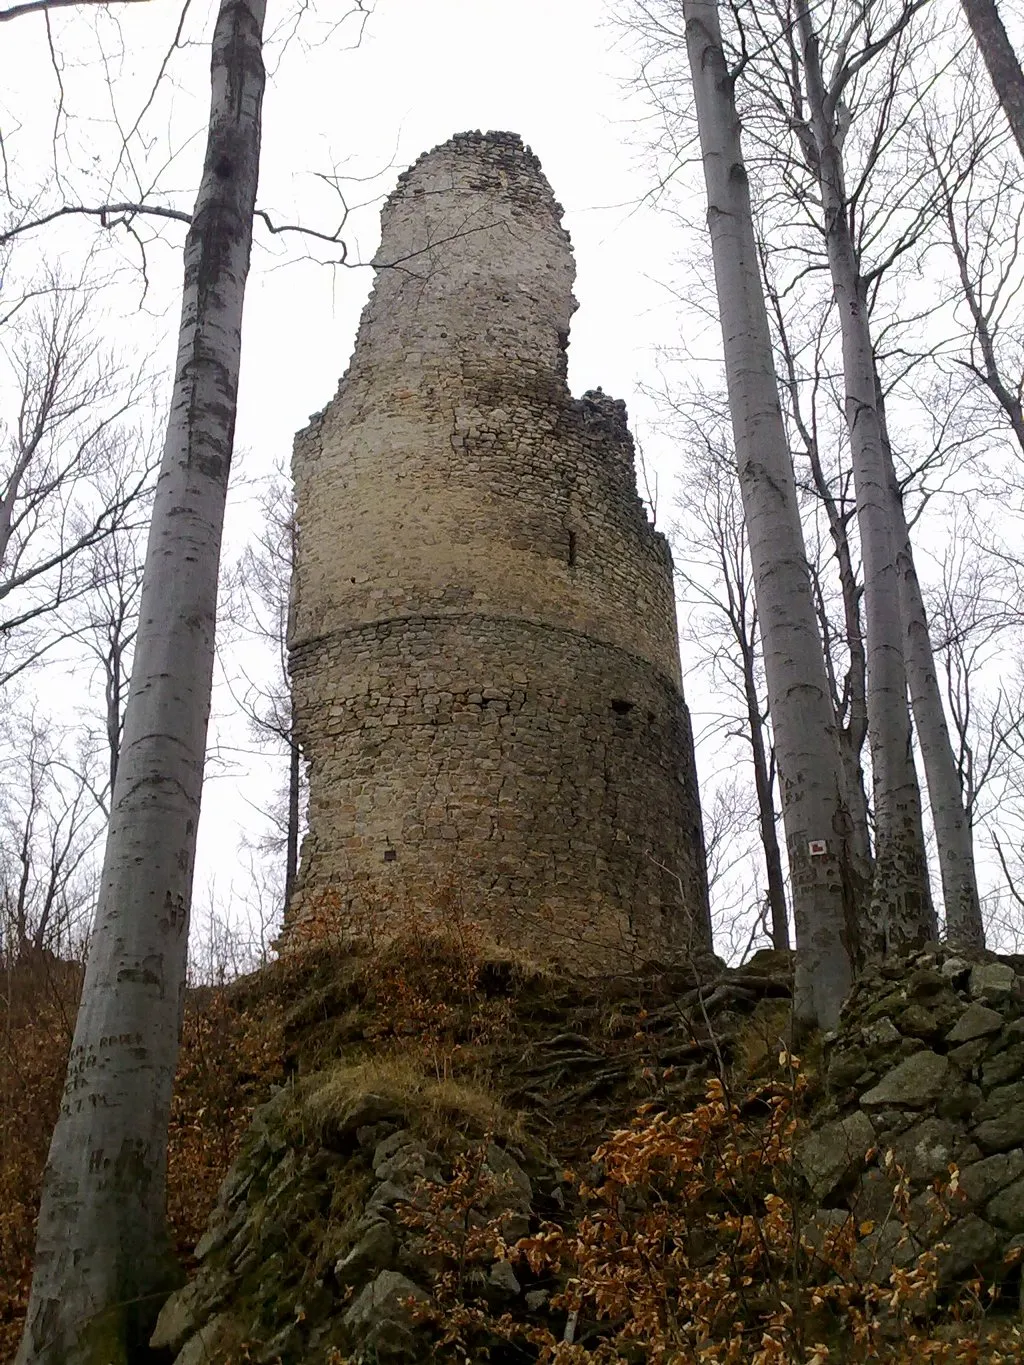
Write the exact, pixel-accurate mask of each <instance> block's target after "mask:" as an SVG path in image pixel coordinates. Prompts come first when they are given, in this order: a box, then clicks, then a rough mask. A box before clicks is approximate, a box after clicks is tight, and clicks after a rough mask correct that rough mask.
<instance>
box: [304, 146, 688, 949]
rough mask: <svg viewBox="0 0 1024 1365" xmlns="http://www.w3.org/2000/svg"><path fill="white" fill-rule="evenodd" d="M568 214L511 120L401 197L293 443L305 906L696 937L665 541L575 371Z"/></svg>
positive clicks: (453, 153)
mask: <svg viewBox="0 0 1024 1365" xmlns="http://www.w3.org/2000/svg"><path fill="white" fill-rule="evenodd" d="M560 215H561V210H560V208H559V206H558V205H557V204H556V203H555V200H554V198H553V195H552V193H551V190H550V187H549V186H548V184H547V181H546V180H545V179H544V176H543V174H542V172H541V170H540V166H539V163H538V162H537V160H536V158H535V157H534V156H533V154H532V153H531V152H530V151H529V149H528V148H525V147H524V146H523V145H522V143H521V142H520V140H519V139H518V137H515V136H514V135H512V134H507V133H488V134H486V135H482V134H479V133H475V134H463V135H460V136H459V137H456V138H454V139H452V140H451V141H450V142H448V143H446V144H445V145H444V146H442V147H439V148H436V149H435V150H434V151H433V152H430V153H428V154H427V155H426V156H424V157H421V158H420V160H419V161H418V162H417V163H416V164H415V165H414V166H413V167H412V168H411V169H410V170H409V171H407V172H406V173H405V174H404V175H403V176H402V177H401V179H400V181H399V185H398V188H397V190H396V191H395V193H394V194H393V195H392V196H391V198H390V199H389V201H388V203H387V205H386V206H385V209H384V212H383V216H382V241H381V247H380V251H379V253H378V256H377V261H376V265H377V268H378V273H377V277H376V283H375V285H374V290H373V293H372V295H371V297H370V300H369V302H368V304H367V306H366V309H365V311H364V313H363V317H362V321H361V323H360V328H359V334H358V338H357V342H356V347H355V352H354V354H353V358H352V363H351V365H350V368H349V370H348V372H347V373H346V375H345V376H344V378H343V379H342V381H341V384H340V387H339V390H338V394H337V396H336V397H335V399H334V401H333V402H332V403H331V404H330V405H329V406H328V408H327V409H326V410H325V411H324V412H323V413H322V414H320V415H318V416H317V417H316V418H314V419H313V421H312V423H311V425H310V426H309V427H308V428H307V429H306V430H305V431H304V432H301V433H300V434H299V436H298V438H297V440H296V446H295V456H294V466H293V467H294V474H295V484H296V495H297V504H298V525H299V544H298V561H297V568H296V575H295V584H294V597H293V613H292V625H291V631H290V647H291V668H292V679H293V688H294V698H295V708H296V722H297V727H298V732H299V738H300V741H301V743H302V745H303V750H304V753H305V756H306V758H307V760H308V762H309V765H310V815H309V833H308V835H307V838H306V840H305V843H304V845H303V854H302V868H301V872H300V879H299V888H298V892H297V896H296V899H295V902H294V903H293V906H292V908H291V911H290V914H289V924H293V923H295V922H296V921H297V920H301V919H302V918H303V916H304V915H306V914H308V913H310V912H311V911H313V910H314V909H318V908H319V909H320V910H321V911H322V909H323V906H324V905H325V904H328V903H329V904H330V906H331V907H332V908H334V907H336V908H337V909H338V910H339V912H340V913H342V914H343V915H344V914H358V913H361V912H370V913H383V912H384V911H385V910H386V907H387V906H388V905H398V904H399V903H400V902H401V901H402V900H403V899H407V898H409V897H412V898H414V899H416V900H417V901H422V900H423V899H424V898H425V897H430V896H431V895H434V894H436V893H437V892H438V891H439V890H447V891H449V892H451V893H453V894H455V895H456V896H457V898H458V899H459V901H460V902H461V904H462V905H463V907H464V909H465V910H466V912H467V913H469V914H472V915H475V916H481V917H483V918H486V919H487V920H488V921H489V922H490V923H491V925H492V927H493V929H494V930H495V932H496V933H497V934H498V935H499V937H504V938H507V939H509V940H512V941H516V940H518V941H520V942H526V943H529V944H530V945H531V946H534V947H535V946H537V944H538V937H537V935H538V932H540V931H543V933H544V934H546V935H548V936H549V937H548V940H547V942H548V945H549V946H552V947H556V948H557V947H558V945H559V944H560V945H561V946H562V947H564V948H565V949H566V950H567V951H569V952H571V953H578V952H580V951H584V952H585V951H587V950H588V945H589V946H590V947H591V948H594V947H596V946H597V945H601V948H602V951H603V950H604V949H609V948H613V947H615V948H625V949H628V950H629V951H634V950H640V951H644V952H659V951H662V950H663V949H664V948H665V947H666V946H668V945H670V944H674V945H685V944H686V943H688V942H691V941H694V939H696V941H698V942H699V943H701V944H703V943H704V942H705V941H706V938H707V932H708V930H707V888H706V874H705V865H704V850H703V839H702V834H701V825H700V810H699V804H698V798H697V789H696V780H695V773H694V763H693V748H692V739H691V734H690V727H689V718H688V714H687V711H686V707H685V704H684V701H683V697H682V693H681V689H680V674H679V661H678V645H677V633H676V621H675V607H674V596H673V588H672V564H671V558H670V555H669V551H668V547H667V544H666V542H665V540H664V537H663V536H661V535H660V534H659V533H657V532H656V531H654V530H653V528H652V527H651V526H650V525H649V523H648V520H647V517H646V514H645V512H644V509H643V506H642V503H641V502H640V499H639V497H638V496H637V492H636V480H635V473H634V468H633V445H632V441H631V438H630V435H629V431H628V428H627V425H626V414H625V407H624V405H623V404H622V403H621V402H616V401H614V400H612V399H610V398H608V397H606V396H605V395H604V394H602V393H601V392H600V391H599V390H598V391H596V392H593V393H588V394H586V395H584V397H583V398H582V399H580V400H574V399H573V398H572V397H571V395H570V393H569V390H568V387H567V384H566V356H565V351H566V346H567V341H568V331H569V320H570V317H571V314H572V312H573V311H574V309H575V306H576V305H575V301H574V299H573V297H572V281H573V274H574V267H573V260H572V253H571V248H570V245H569V240H568V236H567V234H566V233H565V231H564V229H563V228H562V226H561V221H560ZM324 893H329V894H328V895H327V896H326V897H325V894H324Z"/></svg>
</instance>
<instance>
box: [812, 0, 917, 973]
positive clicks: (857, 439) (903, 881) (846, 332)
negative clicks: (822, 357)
mask: <svg viewBox="0 0 1024 1365" xmlns="http://www.w3.org/2000/svg"><path fill="white" fill-rule="evenodd" d="M797 22H798V26H799V32H800V38H801V45H802V49H803V63H804V73H805V78H806V83H807V98H808V104H809V108H810V124H811V132H812V135H813V138H814V143H815V147H816V150H817V165H816V167H815V169H816V172H817V178H818V184H819V187H820V191H821V199H822V209H823V213H824V226H825V244H826V250H827V254H828V263H829V271H830V274H831V278H832V286H833V290H834V293H835V299H836V307H837V309H838V312H839V321H840V329H841V335H842V350H843V371H844V377H845V382H846V420H847V425H848V428H849V433H850V455H851V460H852V463H853V476H854V486H855V488H856V493H857V521H858V525H859V527H860V542H861V557H862V560H863V564H864V614H865V637H866V645H867V675H868V687H867V707H868V738H869V741H870V745H871V764H872V776H873V788H874V798H875V799H874V807H875V876H874V882H873V886H872V894H871V908H870V938H871V946H872V947H873V948H874V950H875V951H878V952H883V953H884V952H887V951H889V950H890V949H896V950H899V949H900V948H902V947H904V946H910V945H913V944H919V943H921V942H923V941H925V940H926V939H930V938H934V937H935V936H936V934H937V932H938V930H937V925H936V921H935V912H934V910H933V908H932V904H931V895H930V891H929V887H928V870H927V864H926V859H925V850H924V829H923V825H922V820H921V793H920V790H919V788H918V784H917V774H916V772H915V771H914V756H913V751H912V748H911V732H910V712H909V710H908V706H907V673H906V663H905V659H904V653H903V649H904V641H903V619H902V615H901V611H900V592H899V582H898V577H897V573H896V541H895V536H894V533H893V525H892V507H891V501H890V496H889V480H888V475H887V470H886V461H885V453H884V450H883V442H882V431H881V423H880V419H879V413H878V407H877V403H876V395H875V370H874V351H873V348H872V343H871V332H870V328H869V326H868V316H867V304H866V300H865V298H864V297H863V291H862V289H861V281H860V274H859V270H858V268H857V261H856V253H855V250H854V245H853V239H852V236H851V233H850V226H849V221H848V219H847V211H848V204H847V200H846V186H845V177H844V171H843V162H842V155H841V152H840V150H839V145H838V142H837V140H836V136H835V129H836V120H835V117H834V111H833V110H832V109H831V108H830V103H829V97H828V95H827V93H826V89H825V82H824V77H823V75H822V71H821V64H820V56H819V51H818V42H817V37H816V35H815V33H814V29H813V26H812V23H811V18H810V12H809V10H808V7H807V0H797Z"/></svg>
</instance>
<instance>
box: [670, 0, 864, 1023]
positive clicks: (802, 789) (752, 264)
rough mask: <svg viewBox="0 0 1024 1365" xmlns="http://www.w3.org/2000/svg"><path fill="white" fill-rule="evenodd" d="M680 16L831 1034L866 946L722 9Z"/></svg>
mask: <svg viewBox="0 0 1024 1365" xmlns="http://www.w3.org/2000/svg"><path fill="white" fill-rule="evenodd" d="M683 12H684V15H685V19H686V41H687V48H688V52H689V58H690V71H691V74H692V78H693V86H694V95H695V101H696V109H697V124H698V129H699V133H700V142H701V151H702V153H703V161H704V175H705V182H706V185H707V194H708V226H709V231H710V234H711V242H712V249H713V253H714V263H715V281H716V285H717V291H718V301H719V312H720V317H721V324H722V338H723V343H724V350H725V368H726V378H727V382H728V389H729V406H730V410H731V413H732V422H733V432H734V437H735V443H736V458H737V463H738V467H739V476H740V489H741V494H742V498H743V511H744V519H745V522H746V527H747V536H748V540H749V544H750V555H751V561H752V564H753V570H754V582H755V594H756V598H757V610H758V619H759V621H760V628H761V638H762V643H763V648H764V663H765V674H766V678H767V684H768V698H769V707H770V710H771V716H772V725H773V730H774V736H775V744H776V753H777V760H778V766H779V780H780V788H781V792H782V817H783V823H784V826H785V830H786V842H787V847H788V853H789V865H790V875H791V880H792V890H793V907H794V915H795V919H796V932H797V953H798V982H797V985H798V1001H797V1007H798V1009H799V1010H800V1012H801V1013H802V1014H803V1015H804V1016H805V1017H810V1018H812V1019H816V1020H817V1021H818V1022H819V1023H821V1024H822V1025H824V1026H825V1027H832V1025H834V1023H835V1021H836V1019H837V1018H838V1014H839V1007H840V1005H841V1004H842V1001H843V998H844V997H845V995H846V992H847V989H848V987H849V984H850V980H851V974H852V959H853V955H854V952H855V935H856V924H855V907H854V905H853V903H852V885H851V879H850V877H849V867H848V859H847V856H846V855H847V850H846V847H845V829H846V827H847V825H848V823H849V821H848V818H847V817H846V814H845V810H844V801H843V779H842V773H841V763H840V755H839V746H838V739H837V735H836V731H835V724H834V717H833V714H832V707H831V703H830V700H829V691H828V680H827V677H826V674H825V664H824V658H823V654H822V646H821V640H820V637H819V635H818V628H817V621H816V618H815V613H814V602H813V598H812V594H811V584H810V578H809V574H808V569H807V557H806V553H805V550H804V543H803V532H802V529H801V525H800V514H799V508H798V506H797V499H796V489H795V485H794V478H793V467H792V461H791V458H790V452H789V443H788V441H787V438H786V432H785V427H784V425H783V420H782V410H781V405H780V402H779V394H778V386H777V381H776V376H775V366H774V357H773V352H772V345H771V337H770V333H769V329H768V315H767V309H766V307H765V301H764V295H763V292H762V289H761V279H760V272H759V268H758V257H757V248H756V242H755V237H754V227H753V219H752V215H751V209H750V196H749V190H748V185H747V176H746V169H745V167H744V163H743V155H742V149H741V145H740V125H739V119H738V116H737V113H736V106H735V101H734V97H733V88H732V77H731V74H730V73H729V71H728V70H727V67H726V62H725V57H724V53H723V51H722V39H721V31H720V26H719V19H718V10H717V6H716V4H715V3H713V0H684V4H683ZM812 841H815V842H816V843H817V842H818V841H824V843H825V850H824V852H822V853H816V854H815V855H814V856H813V857H812V855H811V853H810V847H811V843H812Z"/></svg>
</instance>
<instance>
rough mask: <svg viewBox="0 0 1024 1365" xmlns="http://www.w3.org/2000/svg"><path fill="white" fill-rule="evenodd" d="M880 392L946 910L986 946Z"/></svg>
mask: <svg viewBox="0 0 1024 1365" xmlns="http://www.w3.org/2000/svg"><path fill="white" fill-rule="evenodd" d="M875 393H876V397H877V403H878V412H879V418H880V420H881V428H882V446H883V450H884V452H885V463H886V472H887V474H888V482H889V498H890V505H891V509H892V523H893V530H894V535H895V539H896V572H897V577H898V579H899V591H900V611H901V613H902V616H903V629H904V633H905V639H906V660H907V681H908V683H909V684H910V702H911V706H912V707H913V710H914V724H915V725H916V727H917V739H918V744H919V745H920V748H921V760H922V762H923V764H924V774H925V781H926V782H927V784H928V802H929V805H930V806H931V811H932V824H933V825H934V826H935V843H936V846H937V849H938V855H939V872H940V875H941V878H942V900H943V904H944V905H945V909H946V936H947V937H948V938H949V940H950V942H951V943H954V944H956V946H957V947H959V948H983V947H984V946H985V927H984V925H983V923H982V919H981V901H980V899H979V896H978V878H977V874H976V872H975V867H974V838H973V831H972V829H971V822H970V820H969V818H968V816H967V812H966V811H965V810H964V799H963V790H962V787H961V784H960V772H959V769H958V768H957V762H956V758H955V757H954V754H953V746H952V744H951V743H950V739H949V727H948V726H947V724H946V712H945V709H944V707H943V705H942V691H941V689H940V687H939V679H938V675H937V673H936V671H935V655H934V652H933V650H932V639H931V632H930V631H929V629H928V613H927V611H926V610H925V605H924V598H923V597H922V595H921V584H920V582H919V581H918V577H917V569H916V568H915V567H914V551H913V547H912V546H911V543H910V528H909V527H908V526H907V518H906V513H905V512H904V509H903V493H902V490H901V489H900V486H899V480H898V479H897V477H896V468H895V465H894V464H893V458H892V447H891V446H890V444H889V436H888V430H887V427H886V421H885V403H884V399H883V396H882V391H881V386H880V385H879V383H878V377H877V374H876V376H875Z"/></svg>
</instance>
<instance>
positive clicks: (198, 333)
mask: <svg viewBox="0 0 1024 1365" xmlns="http://www.w3.org/2000/svg"><path fill="white" fill-rule="evenodd" d="M264 14H265V0H223V3H222V4H221V7H220V11H219V14H218V17H217V22H216V27H215V29H214V35H213V49H212V63H211V80H212V98H211V110H210V126H209V135H208V142H207V148H206V159H205V163H204V166H203V176H202V182H201V184H200V188H199V194H198V198H197V200H196V207H195V214H194V217H193V220H192V224H191V227H190V229H189V233H188V237H187V239H186V242H185V253H184V267H185V271H184V288H183V297H182V313H181V330H180V333H179V346H178V359H177V368H176V373H175V384H174V393H173V397H172V404H171V411H170V417H169V420H168V429H167V439H166V443H165V446H164V455H163V463H162V465H161V470H160V477H159V481H158V484H157V491H156V498H155V502H154V507H153V519H152V524H151V528H150V536H149V546H148V550H147V555H146V568H145V576H144V580H143V589H142V602H141V610H140V623H139V631H138V638H137V643H136V651H135V665H134V668H133V671H132V681H131V687H130V690H129V696H128V704H127V710H126V715H125V724H124V737H123V742H122V748H121V755H120V762H119V764H118V769H117V782H116V788H115V791H114V794H113V800H112V806H111V819H110V828H109V832H108V835H107V847H106V857H105V860H104V867H103V875H102V880H101V884H100V893H99V903H98V906H97V911H96V920H95V925H94V929H93V936H92V942H91V946H90V951H89V961H88V966H87V969H86V977H85V985H84V989H83V994H82V1004H81V1008H80V1010H79V1015H78V1021H77V1024H76V1027H75V1036H74V1041H73V1043H72V1048H71V1057H70V1061H69V1065H68V1074H67V1082H66V1085H65V1089H64V1098H63V1102H62V1105H61V1112H60V1116H59V1118H58V1120H57V1126H56V1128H55V1130H54V1134H53V1140H52V1142H51V1145H50V1155H49V1160H48V1163H47V1168H46V1176H45V1180H44V1188H43V1198H42V1207H41V1209H40V1214H39V1232H38V1241H37V1245H36V1260H35V1274H34V1278H33V1283H32V1295H31V1301H30V1304H29V1311H28V1318H27V1322H26V1327H25V1335H24V1337H23V1340H22V1345H21V1350H20V1353H19V1356H18V1360H19V1362H22V1363H23V1365H29V1362H32V1363H33V1365H35V1363H36V1362H47V1365H51V1362H52V1365H58V1363H59V1365H121V1363H122V1362H127V1361H129V1360H133V1359H137V1358H138V1355H139V1353H140V1352H141V1351H142V1350H144V1348H145V1345H146V1343H147V1342H148V1338H149V1334H150V1331H151V1327H152V1323H153V1320H154V1318H155V1316H156V1313H157V1312H158V1310H159V1308H160V1305H161V1302H162V1300H163V1297H164V1295H165V1294H166V1292H167V1291H168V1289H169V1288H170V1287H171V1285H172V1283H173V1281H174V1279H175V1278H176V1271H175V1267H174V1265H173V1261H172V1257H171V1250H170V1244H169V1239H168V1233H167V1227H166V1208H165V1205H166V1190H165V1183H166V1165H167V1126H168V1119H169V1113H170V1104H171V1090H172V1085H173V1080H174V1070H175V1063H176V1059H177V1051H178V1041H179V1032H180V1026H181V1010H182V1000H183V993H184V982H185V965H186V954H187V944H188V923H189V909H190V902H191V893H192V869H193V863H194V856H195V842H196V826H197V822H198V819H199V802H200V795H201V789H202V777H203V759H204V753H205V747H206V731H207V722H208V718H209V711H210V692H211V683H212V672H213V649H214V626H215V612H216V600H217V576H218V567H219V558H220V543H221V530H222V525H223V511H224V498H225V492H226V489H227V481H228V472H229V468H230V464H231V453H232V443H233V439H234V425H235V407H236V397H237V389H238V370H239V354H240V342H241V321H242V302H243V297H244V292H245V282H246V276H247V273H248V268H249V251H250V245H251V240H252V217H253V207H254V203H255V196H256V183H257V178H258V174H259V154H260V110H261V105H262V98H263V87H264V80H265V76H264V68H263V59H262V30H263V20H264Z"/></svg>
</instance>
